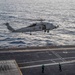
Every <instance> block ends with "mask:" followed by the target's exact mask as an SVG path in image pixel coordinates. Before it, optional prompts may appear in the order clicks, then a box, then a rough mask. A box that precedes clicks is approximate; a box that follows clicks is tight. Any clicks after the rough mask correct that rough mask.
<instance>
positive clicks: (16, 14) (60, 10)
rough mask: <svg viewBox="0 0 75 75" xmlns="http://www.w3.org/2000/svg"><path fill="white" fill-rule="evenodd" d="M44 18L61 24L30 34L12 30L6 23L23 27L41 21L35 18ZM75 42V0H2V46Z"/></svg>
mask: <svg viewBox="0 0 75 75" xmlns="http://www.w3.org/2000/svg"><path fill="white" fill-rule="evenodd" d="M40 18H42V19H45V21H46V22H50V23H53V24H55V25H59V28H57V29H54V30H51V31H50V32H49V33H44V32H43V31H39V32H32V35H29V33H12V32H10V31H9V30H8V29H7V27H6V26H5V25H4V23H6V22H9V23H10V26H12V27H13V28H14V29H19V28H22V27H26V26H28V25H30V24H32V23H35V22H38V21H33V19H34V20H36V19H40ZM30 19H32V20H30ZM74 44H75V0H0V47H22V46H46V45H47V46H49V45H74Z"/></svg>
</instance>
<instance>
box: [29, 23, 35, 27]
mask: <svg viewBox="0 0 75 75" xmlns="http://www.w3.org/2000/svg"><path fill="white" fill-rule="evenodd" d="M34 26H36V24H35V23H34V24H32V25H30V26H28V27H34Z"/></svg>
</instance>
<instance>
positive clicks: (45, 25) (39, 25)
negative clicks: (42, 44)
mask: <svg viewBox="0 0 75 75" xmlns="http://www.w3.org/2000/svg"><path fill="white" fill-rule="evenodd" d="M39 21H40V22H36V23H33V24H30V25H29V26H27V27H23V28H20V29H16V30H15V29H14V28H12V27H11V26H10V25H9V23H8V22H7V23H5V25H6V26H7V29H8V30H10V31H11V32H22V33H23V32H35V31H44V32H47V33H49V31H50V30H53V29H56V28H58V27H59V26H55V25H53V23H49V22H43V19H40V20H39ZM30 34H31V33H30Z"/></svg>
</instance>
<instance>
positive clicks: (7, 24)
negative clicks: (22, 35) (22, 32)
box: [5, 23, 15, 32]
mask: <svg viewBox="0 0 75 75" xmlns="http://www.w3.org/2000/svg"><path fill="white" fill-rule="evenodd" d="M5 25H6V26H7V28H8V30H10V31H12V32H14V31H15V30H14V29H13V28H12V27H11V26H10V25H9V23H5Z"/></svg>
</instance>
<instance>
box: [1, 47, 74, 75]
mask: <svg viewBox="0 0 75 75" xmlns="http://www.w3.org/2000/svg"><path fill="white" fill-rule="evenodd" d="M10 59H15V60H16V62H17V63H18V65H19V67H20V69H21V71H22V73H23V75H75V50H74V48H73V49H69V50H68V48H66V49H62V50H60V49H57V50H49V49H47V50H46V49H45V50H44V51H43V50H41V49H40V51H38V50H36V51H28V52H27V51H21V52H19V51H17V52H11V51H10V52H2V51H1V52H0V60H10ZM59 63H60V64H61V68H62V71H61V72H60V71H59ZM43 64H44V65H45V68H44V73H42V65H43Z"/></svg>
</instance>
